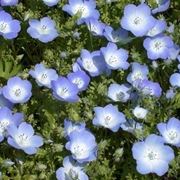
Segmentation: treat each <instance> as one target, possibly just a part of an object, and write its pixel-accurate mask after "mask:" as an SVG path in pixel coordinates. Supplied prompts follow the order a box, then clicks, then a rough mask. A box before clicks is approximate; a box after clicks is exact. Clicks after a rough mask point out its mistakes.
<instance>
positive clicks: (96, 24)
mask: <svg viewBox="0 0 180 180" xmlns="http://www.w3.org/2000/svg"><path fill="white" fill-rule="evenodd" d="M85 23H86V25H87V28H88V29H89V31H91V32H92V34H93V35H94V36H102V35H103V32H104V28H105V24H104V23H102V22H100V21H99V20H97V19H94V18H88V19H86V20H85Z"/></svg>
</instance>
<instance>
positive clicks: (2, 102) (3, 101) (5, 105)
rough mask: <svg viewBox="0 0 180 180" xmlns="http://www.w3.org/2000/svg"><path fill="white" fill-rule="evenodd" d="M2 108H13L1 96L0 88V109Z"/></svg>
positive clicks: (0, 89) (0, 90)
mask: <svg viewBox="0 0 180 180" xmlns="http://www.w3.org/2000/svg"><path fill="white" fill-rule="evenodd" d="M2 107H8V108H9V109H11V108H12V107H13V104H12V103H11V102H10V101H9V100H8V99H6V98H5V97H4V96H3V94H2V88H1V87H0V109H1V108H2Z"/></svg>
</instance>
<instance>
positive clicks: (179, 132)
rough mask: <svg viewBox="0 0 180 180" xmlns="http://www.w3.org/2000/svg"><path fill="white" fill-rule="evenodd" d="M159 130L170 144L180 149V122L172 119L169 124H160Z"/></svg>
mask: <svg viewBox="0 0 180 180" xmlns="http://www.w3.org/2000/svg"><path fill="white" fill-rule="evenodd" d="M157 128H158V130H159V132H160V133H161V135H162V136H163V138H164V140H165V142H166V143H168V144H172V145H174V146H177V147H180V120H179V119H177V118H175V117H172V118H170V119H169V121H168V122H167V123H159V124H158V125H157Z"/></svg>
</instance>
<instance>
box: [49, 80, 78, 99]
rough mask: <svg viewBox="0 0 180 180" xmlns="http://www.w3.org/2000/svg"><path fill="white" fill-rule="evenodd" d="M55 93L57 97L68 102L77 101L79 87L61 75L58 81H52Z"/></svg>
mask: <svg viewBox="0 0 180 180" xmlns="http://www.w3.org/2000/svg"><path fill="white" fill-rule="evenodd" d="M51 85H52V90H53V95H54V97H55V98H56V99H58V100H60V101H66V102H77V101H78V100H79V97H78V92H79V90H78V88H77V86H76V85H75V84H73V83H72V82H71V81H69V80H68V79H67V78H65V77H59V78H58V79H57V80H56V81H52V83H51Z"/></svg>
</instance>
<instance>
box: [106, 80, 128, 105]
mask: <svg viewBox="0 0 180 180" xmlns="http://www.w3.org/2000/svg"><path fill="white" fill-rule="evenodd" d="M130 91H131V87H128V86H127V85H125V84H122V85H120V84H115V83H114V84H111V85H110V86H109V88H108V97H109V98H110V99H112V100H113V101H116V102H118V101H120V102H127V101H128V100H129V98H130Z"/></svg>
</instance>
